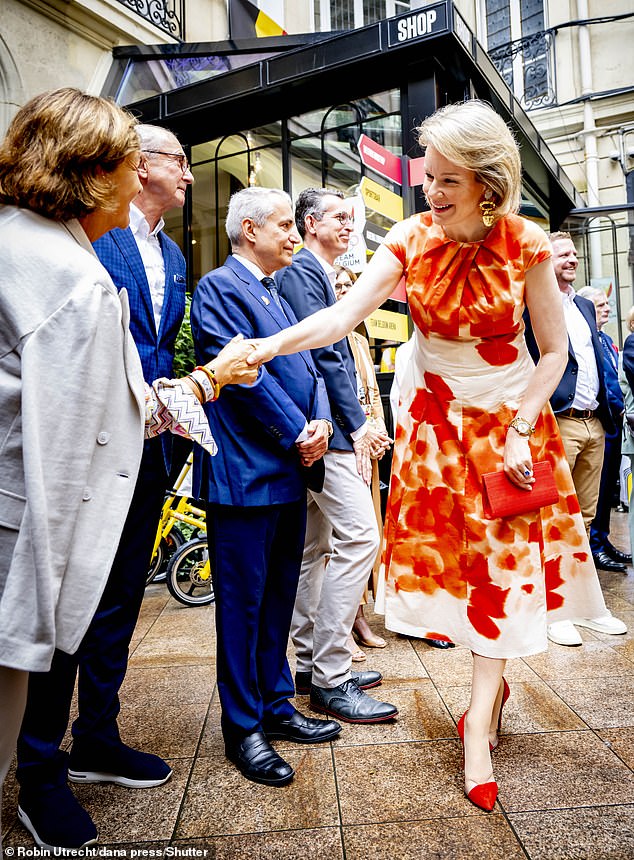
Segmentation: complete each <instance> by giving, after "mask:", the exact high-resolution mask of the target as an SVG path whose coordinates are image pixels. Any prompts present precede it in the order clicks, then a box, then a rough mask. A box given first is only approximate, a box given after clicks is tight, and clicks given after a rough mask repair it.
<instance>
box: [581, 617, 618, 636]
mask: <svg viewBox="0 0 634 860" xmlns="http://www.w3.org/2000/svg"><path fill="white" fill-rule="evenodd" d="M572 623H573V624H577V625H578V626H579V627H586V628H587V629H588V630H596V632H597V633H609V634H611V635H612V636H619V635H621V634H622V633H627V626H626V625H625V624H624V623H623V622H622V621H620V620H619V619H618V618H615V617H614V616H613V615H602V616H601V618H573V619H572Z"/></svg>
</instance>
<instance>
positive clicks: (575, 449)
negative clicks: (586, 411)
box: [555, 415, 605, 534]
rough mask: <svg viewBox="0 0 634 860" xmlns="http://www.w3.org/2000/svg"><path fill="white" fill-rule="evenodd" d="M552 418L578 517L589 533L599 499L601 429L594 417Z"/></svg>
mask: <svg viewBox="0 0 634 860" xmlns="http://www.w3.org/2000/svg"><path fill="white" fill-rule="evenodd" d="M555 417H556V419H557V424H558V425H559V432H560V434H561V441H562V442H563V444H564V451H565V452H566V459H567V460H568V465H569V466H570V471H571V472H572V480H573V482H574V485H575V491H576V493H577V498H578V499H579V507H580V508H581V516H582V517H583V522H584V525H585V527H586V531H587V532H588V534H589V533H590V525H591V523H592V520H593V519H594V515H595V514H596V512H597V502H598V500H599V486H600V483H601V469H602V467H603V454H604V451H605V430H604V429H603V424H601V422H600V421H599V419H598V418H569V417H568V416H564V415H556V416H555Z"/></svg>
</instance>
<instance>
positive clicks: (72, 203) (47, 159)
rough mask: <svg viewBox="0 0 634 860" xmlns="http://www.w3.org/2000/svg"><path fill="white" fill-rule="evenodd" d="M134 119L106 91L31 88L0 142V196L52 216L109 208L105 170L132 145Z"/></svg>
mask: <svg viewBox="0 0 634 860" xmlns="http://www.w3.org/2000/svg"><path fill="white" fill-rule="evenodd" d="M136 124H137V121H136V119H135V118H134V117H133V116H132V114H130V113H128V112H127V111H125V110H123V109H122V108H120V107H118V106H117V105H116V104H115V103H114V102H112V101H110V100H109V99H104V98H100V97H99V96H90V95H86V94H85V93H82V92H81V91H80V90H77V89H74V88H72V87H64V88H62V89H58V90H53V91H51V92H46V93H42V94H41V95H39V96H35V98H33V99H31V100H30V101H29V102H27V104H25V105H24V107H23V108H21V110H19V111H18V113H17V114H16V115H15V117H14V119H13V121H12V122H11V125H10V126H9V130H8V131H7V135H6V137H5V139H4V141H3V143H2V145H1V146H0V201H1V202H3V203H10V204H13V205H15V206H21V207H23V208H26V209H32V210H33V211H35V212H38V213H39V214H40V215H44V216H46V217H47V218H52V219H53V220H55V221H68V220H69V219H71V218H80V217H82V216H83V215H87V214H88V213H89V212H94V211H95V210H96V209H103V210H104V211H111V210H112V209H113V208H114V206H115V205H116V200H115V186H114V183H113V181H112V179H111V177H110V176H109V175H108V174H110V173H111V172H112V171H113V170H115V169H116V168H117V167H118V166H119V165H120V164H121V162H122V161H124V159H126V158H127V157H128V156H130V155H132V154H133V153H136V152H139V151H140V143H139V137H138V135H137V132H136ZM98 168H101V170H98Z"/></svg>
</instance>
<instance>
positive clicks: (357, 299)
mask: <svg viewBox="0 0 634 860" xmlns="http://www.w3.org/2000/svg"><path fill="white" fill-rule="evenodd" d="M291 265H292V263H291ZM402 275H403V267H402V265H401V263H399V261H398V260H397V259H396V257H395V256H394V254H393V253H392V252H391V251H389V250H388V249H387V248H385V247H384V246H381V247H380V248H379V249H378V250H377V251H376V253H375V254H374V256H373V257H372V259H371V260H370V263H369V264H368V267H367V269H366V270H365V271H364V272H363V273H362V274H361V275H360V277H359V278H358V280H357V281H356V283H355V284H354V286H353V287H352V289H351V290H349V292H348V293H346V295H345V296H344V297H343V298H342V299H341V300H340V301H338V302H337V303H336V304H334V305H332V306H331V307H329V308H324V309H323V310H321V311H318V312H317V313H315V314H312V315H311V316H309V317H306V318H305V319H303V320H302V321H301V322H299V323H297V324H296V325H294V326H291V327H290V328H286V329H284V330H283V331H280V332H278V334H275V335H272V336H271V337H266V338H261V339H258V340H253V341H251V343H252V344H253V345H254V349H253V351H252V353H251V355H250V356H249V359H248V361H249V364H262V363H263V362H265V361H269V360H270V359H271V358H274V356H276V355H288V354H289V353H291V352H300V351H301V350H303V349H315V348H316V347H319V346H328V345H329V344H331V343H335V342H336V341H338V340H341V339H342V338H343V337H345V336H346V335H347V334H348V333H349V332H351V331H352V330H353V329H354V328H355V326H357V325H358V324H359V323H360V322H361V320H364V319H365V318H366V317H367V316H369V314H371V313H372V311H375V310H376V309H377V308H378V307H380V306H381V305H382V304H383V302H384V301H386V299H388V298H389V297H390V296H391V295H392V293H393V292H394V290H395V289H396V286H397V284H398V282H399V281H400V279H401V277H402Z"/></svg>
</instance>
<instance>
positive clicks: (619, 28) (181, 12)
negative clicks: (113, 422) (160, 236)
mask: <svg viewBox="0 0 634 860" xmlns="http://www.w3.org/2000/svg"><path fill="white" fill-rule="evenodd" d="M256 5H258V6H259V7H260V8H261V9H262V10H263V11H264V12H266V13H267V14H268V15H269V16H271V18H273V19H274V20H275V21H277V22H278V23H279V24H281V25H282V26H283V27H284V29H285V30H286V31H287V33H288V34H289V37H288V39H289V40H290V41H288V40H286V42H285V40H284V39H281V40H278V44H277V45H276V44H274V43H275V42H276V40H275V39H260V40H252V41H251V42H250V43H248V44H247V43H243V44H242V45H239V46H236V44H235V43H233V44H231V43H227V41H226V40H227V37H228V35H229V32H228V15H227V6H228V3H227V0H71V2H68V0H48V2H44V0H3V10H2V16H1V17H0V131H3V130H4V128H6V125H7V124H8V122H9V121H10V118H11V116H12V115H13V113H14V111H15V110H16V109H17V107H18V106H19V105H21V104H23V103H24V102H25V101H26V100H27V99H28V98H30V97H31V96H32V95H34V94H36V93H38V92H41V91H42V90H44V89H47V88H51V87H54V86H63V85H73V86H78V87H80V88H82V89H86V90H88V91H90V92H96V93H104V94H108V95H112V96H113V97H116V98H117V99H118V101H119V102H120V103H122V104H128V105H130V104H132V105H138V104H142V105H146V106H147V105H150V104H152V103H153V102H152V100H153V99H154V100H155V102H157V101H158V102H161V99H163V101H162V102H161V103H163V104H164V103H167V102H168V101H169V100H170V99H171V100H173V99H174V93H182V96H180V97H179V99H180V103H181V104H185V105H187V104H188V102H187V100H188V98H189V99H190V100H191V99H194V100H195V99H196V93H197V92H198V93H199V94H202V90H201V87H204V86H205V82H207V83H208V84H209V86H210V87H211V86H212V85H215V87H216V89H217V90H218V89H219V90H224V91H226V96H227V97H226V99H224V100H223V99H219V98H214V99H212V101H211V102H210V105H213V110H210V111H208V112H207V113H205V112H202V113H201V112H200V111H199V110H197V109H196V107H197V106H196V105H195V104H189V108H191V111H190V113H191V116H192V117H193V116H195V117H196V120H195V122H196V123H197V127H196V129H195V130H194V129H193V122H192V123H190V124H189V125H188V124H187V123H186V122H184V121H183V119H182V113H181V114H179V115H178V118H176V117H175V115H174V114H172V115H170V116H168V115H167V114H163V115H157V116H152V115H151V114H152V111H153V110H154V109H153V108H152V109H150V113H149V114H148V115H147V116H146V115H145V113H144V118H147V119H148V121H153V120H156V121H159V122H163V123H164V124H166V125H170V124H174V122H175V121H176V125H177V126H178V131H179V133H180V135H181V139H182V140H183V142H184V143H185V144H186V145H188V146H189V147H190V148H191V157H192V158H191V160H192V163H193V164H194V165H195V171H196V174H195V175H196V179H197V182H196V185H195V186H194V190H193V196H192V201H191V205H190V206H189V207H188V209H187V213H186V214H187V217H188V219H189V220H188V221H186V222H185V224H184V225H181V224H180V223H174V224H172V225H171V226H172V228H173V230H174V231H175V232H176V233H177V234H180V238H181V240H182V241H183V243H184V244H187V243H190V247H189V253H190V262H191V264H192V272H193V277H194V281H195V279H196V277H197V276H198V275H199V274H200V273H202V272H203V271H205V269H206V268H209V266H210V265H212V264H216V263H217V262H218V259H219V258H220V257H221V256H222V254H223V253H224V251H225V250H226V248H225V247H224V240H223V238H222V236H223V231H222V229H219V225H220V227H221V222H222V211H223V208H224V206H225V205H226V201H227V199H228V195H229V194H230V193H231V191H232V190H234V189H235V188H237V187H241V186H243V185H245V184H248V183H249V182H258V183H260V184H270V185H282V186H284V187H286V188H287V189H288V190H289V191H290V192H291V193H295V192H297V191H298V190H301V187H305V185H306V184H309V183H310V184H320V183H321V182H322V181H325V182H328V183H329V184H333V185H336V186H337V187H341V188H342V189H344V190H349V189H353V188H358V185H359V182H360V180H361V179H362V178H363V175H364V173H365V170H364V166H363V165H362V164H361V163H360V160H359V157H358V153H355V151H354V146H352V147H351V146H350V142H351V141H353V140H354V139H355V138H358V135H359V134H360V133H365V134H367V135H368V136H369V137H371V138H373V139H374V140H375V141H376V142H378V143H380V145H381V146H385V147H386V148H387V149H388V150H390V151H391V152H394V153H396V154H397V155H398V156H399V157H401V156H403V155H406V154H408V149H410V148H411V138H408V137H407V135H406V134H404V125H403V124H404V123H407V122H409V121H410V120H411V121H412V122H415V121H416V120H417V119H418V120H419V119H421V118H422V116H420V115H416V110H417V109H418V107H420V108H421V109H423V108H424V107H425V105H427V107H429V106H432V101H434V102H436V100H429V99H428V100H425V99H423V98H422V97H420V98H419V96H416V97H412V95H411V93H412V92H413V90H414V89H415V87H416V81H415V78H416V77H417V75H418V72H417V71H415V70H414V71H412V68H413V67H414V66H415V63H414V62H413V61H412V62H411V63H410V62H409V61H408V63H409V64H408V66H407V68H408V69H410V71H409V72H408V75H409V78H408V80H406V81H405V80H403V78H402V77H401V78H394V77H393V76H392V77H390V73H389V71H388V70H386V71H385V74H384V77H385V79H386V80H387V79H388V78H390V81H391V84H390V86H381V82H380V77H378V78H375V79H373V80H372V81H370V80H368V87H367V89H366V91H363V88H362V87H361V88H359V87H358V86H357V85H356V77H357V76H355V72H354V69H353V65H355V66H358V65H359V58H358V56H357V55H356V54H355V51H354V49H353V48H349V50H350V52H351V53H350V55H349V59H348V61H347V62H341V63H339V62H337V60H338V59H340V58H339V57H334V58H333V62H332V65H333V69H335V68H336V70H337V71H336V74H335V75H331V76H328V75H324V76H323V81H327V82H328V85H329V87H330V88H329V90H327V91H326V90H322V92H321V93H318V96H319V98H317V99H316V100H315V99H314V98H312V97H311V95H310V93H308V91H307V89H306V87H304V88H303V89H302V90H301V93H302V94H301V98H300V96H299V93H298V91H297V88H295V91H294V88H293V87H292V86H290V85H289V88H288V93H289V98H290V102H289V101H288V100H287V102H286V103H285V104H284V106H283V107H284V109H282V107H281V106H280V105H278V108H279V114H278V116H274V115H273V114H272V113H271V112H270V111H269V113H268V114H266V115H262V116H261V117H260V118H259V120H258V122H251V121H250V116H249V114H244V113H242V114H239V112H238V113H237V112H236V111H235V110H233V111H232V109H231V104H232V102H235V104H243V105H244V104H246V102H245V99H244V98H242V96H243V95H244V93H243V92H239V91H238V92H236V90H235V89H234V88H235V87H245V86H247V87H248V86H249V84H248V83H245V81H246V78H245V77H244V75H243V72H242V71H241V70H242V69H247V68H248V69H251V70H253V69H262V68H266V69H267V70H268V69H269V68H271V69H273V70H275V69H276V68H281V67H282V66H283V65H284V64H285V63H286V65H287V66H288V63H292V61H291V60H288V59H287V60H284V56H287V57H291V56H294V55H295V54H296V53H297V52H300V53H301V46H302V45H303V44H305V43H306V42H305V39H302V38H300V37H299V36H298V37H297V38H296V40H295V41H293V36H294V34H309V33H314V34H318V33H319V32H320V31H326V30H329V31H330V30H332V31H344V32H346V31H347V32H348V33H349V35H350V31H352V30H360V32H361V33H363V32H369V30H368V28H370V30H371V29H372V27H373V26H378V25H377V22H378V21H381V20H382V19H384V18H386V17H390V16H394V15H397V16H405V18H401V21H403V22H404V23H403V26H408V27H409V28H410V33H411V34H414V35H416V34H417V37H421V41H420V46H421V49H423V48H424V49H425V50H426V51H427V50H429V51H432V52H436V57H435V59H436V63H437V65H438V66H441V65H442V64H443V62H444V61H445V60H446V59H447V58H449V57H450V59H451V62H453V63H454V64H455V65H456V66H457V67H460V66H462V67H464V64H465V63H467V61H466V60H465V59H464V58H463V57H462V56H461V55H460V52H457V53H452V51H450V52H449V54H448V55H447V57H445V58H443V56H442V53H441V52H442V51H443V50H445V49H446V47H445V46H444V43H442V40H441V41H437V42H436V43H435V44H432V42H433V40H432V41H428V40H426V39H425V38H423V37H424V36H425V33H424V32H422V31H424V29H425V27H426V26H428V24H427V23H425V22H429V20H430V18H429V17H427V18H426V17H425V15H426V14H428V13H429V12H430V10H431V11H432V12H433V10H435V9H438V8H439V4H438V3H437V2H432V0H411V2H407V0H303V2H297V0H259V2H257V3H256ZM444 5H445V4H440V6H444ZM449 5H450V6H453V7H455V11H456V12H457V13H458V18H459V19H460V20H461V21H462V22H463V24H464V25H465V26H464V40H465V42H466V41H467V40H468V39H470V38H473V39H474V40H475V41H476V42H477V46H478V47H477V50H476V49H475V46H474V51H473V52H472V54H473V57H472V59H473V62H474V64H475V66H478V64H479V65H480V67H481V68H482V69H483V70H484V72H485V77H487V76H488V77H491V75H492V74H493V72H489V71H487V69H489V64H490V61H489V57H490V58H491V60H492V61H493V64H494V66H495V69H497V71H498V72H499V74H500V75H501V78H502V80H503V81H504V83H505V85H506V87H508V90H509V92H510V93H512V94H513V99H512V105H511V109H510V116H511V119H512V120H513V116H512V115H513V112H514V110H515V109H514V107H513V105H518V106H519V107H520V108H521V109H522V115H523V116H524V114H525V115H527V116H528V118H529V121H530V122H529V124H534V126H535V128H536V129H537V130H538V132H539V137H540V140H541V141H543V142H545V144H546V146H545V147H542V149H543V152H544V153H546V150H548V151H549V153H548V156H546V157H550V152H552V154H553V155H554V156H555V158H556V160H557V161H558V162H559V164H560V165H561V166H562V167H563V174H567V175H568V176H569V177H570V179H571V180H572V183H573V184H574V187H575V189H576V190H577V191H578V192H579V194H580V197H579V198H578V199H574V200H573V199H572V195H569V197H570V205H569V206H568V207H567V208H568V209H570V210H571V214H568V213H566V214H563V212H561V213H560V212H559V210H557V216H558V219H559V215H561V218H560V223H557V224H556V226H563V227H564V228H568V229H570V230H571V232H573V234H574V235H575V239H576V241H577V244H578V247H579V250H580V252H581V256H582V266H581V269H580V274H579V280H578V283H579V284H582V283H591V282H592V283H596V284H600V285H602V286H604V287H605V288H606V290H608V291H609V292H610V295H611V298H612V300H613V301H614V305H615V314H617V315H620V316H622V315H623V314H624V313H625V312H626V311H627V310H628V309H629V307H630V305H631V304H633V303H634V295H633V294H632V264H633V263H634V250H633V249H634V241H633V240H632V236H631V234H632V232H633V229H634V228H632V226H631V223H630V221H631V220H634V216H633V215H632V213H631V211H630V210H628V209H627V208H625V207H626V206H627V204H628V203H630V204H632V203H634V181H633V175H632V171H633V169H634V99H633V98H632V94H633V90H634V86H633V85H632V78H631V73H630V71H629V70H630V68H631V63H628V61H627V57H628V51H629V45H630V44H631V42H632V39H633V37H634V14H633V13H632V7H631V2H630V0H611V2H610V3H609V4H607V5H606V4H605V3H604V2H603V0H455V2H454V3H453V4H449ZM449 14H450V16H451V15H452V14H453V13H449ZM458 18H456V20H457V19H458ZM406 21H407V22H409V23H407V24H405V22H406ZM429 26H431V25H429ZM412 28H413V29H412ZM416 28H418V30H417V29H416ZM419 31H421V32H419ZM384 32H385V33H386V34H387V33H388V32H389V31H388V30H385V31H384ZM34 34H37V38H34ZM356 38H358V39H362V38H363V37H362V35H359V36H358V37H356ZM380 38H381V36H379V39H380ZM386 38H388V39H389V36H386ZM282 43H284V44H282ZM334 44H339V45H340V46H341V45H344V44H346V45H348V46H350V45H351V44H352V42H351V41H350V40H348V41H345V40H343V41H340V42H338V43H337V42H335V43H334ZM131 46H132V48H131V49H130V47H131ZM147 46H159V47H155V48H148V47H147ZM223 47H224V48H225V49H226V50H224V51H223ZM387 47H388V48H389V45H388V46H387ZM186 48H189V49H190V50H186ZM289 48H290V53H289ZM481 48H484V49H486V51H487V53H488V56H486V55H484V54H483V52H482V50H481ZM170 50H171V51H173V53H172V54H170V53H169V51H170ZM346 50H348V48H347V49H346ZM385 50H387V49H386V47H385V46H384V45H379V46H378V49H377V52H378V53H381V52H382V51H385ZM452 50H453V49H452ZM135 51H137V56H136V57H135V56H134V53H135ZM324 56H327V50H326V52H325V54H324ZM345 59H346V58H345V57H344V58H343V60H344V61H345ZM427 61H430V62H431V59H430V58H429V57H427V55H425V62H427ZM421 62H423V61H421ZM467 65H468V63H467ZM376 68H378V69H380V63H379V62H377V63H376ZM428 71H429V69H428V70H427V72H428ZM449 71H450V72H451V70H449ZM427 72H425V71H423V73H422V74H421V76H420V77H421V80H429V77H428V76H427V77H425V75H426V74H427ZM267 73H268V71H267ZM435 75H436V76H435V80H436V81H438V80H445V79H444V78H443V76H442V75H439V74H438V73H435ZM241 76H242V77H241ZM475 78H477V74H475V72H474V74H473V75H472V74H471V71H468V72H467V73H466V74H465V71H464V68H455V69H454V70H453V72H452V74H449V77H448V78H447V79H446V80H449V79H451V85H450V86H449V90H451V93H446V94H438V100H437V101H439V102H442V100H443V99H444V100H447V96H448V95H450V97H451V98H452V99H460V98H463V97H466V96H468V95H472V94H474V92H476V94H477V92H480V93H484V95H486V91H485V90H486V88H485V90H482V88H481V87H480V89H479V90H478V86H479V85H475V84H474V80H475ZM463 79H464V80H463ZM289 80H290V78H289ZM315 80H317V79H315ZM350 81H352V82H353V85H352V86H348V82H350ZM460 81H462V84H464V86H462V85H460ZM465 81H466V83H465ZM370 84H371V85H370ZM251 85H252V86H253V85H254V84H253V83H252V84H251ZM420 86H422V85H421V84H420V83H419V88H420ZM196 87H198V88H199V89H198V90H196ZM300 89H301V88H300ZM166 93H167V94H172V95H168V96H163V95H161V94H166ZM404 97H405V98H406V99H409V100H410V102H411V104H409V105H408V106H405V107H404V106H403V104H402V100H403V98H404ZM412 98H413V101H412ZM417 99H418V106H414V103H415V102H416V101H417ZM293 100H294V103H293ZM335 102H337V103H335ZM432 107H433V106H432ZM270 108H271V109H273V108H274V105H273V104H272V103H271V104H270ZM159 113H160V111H159ZM251 116H254V114H253V113H251ZM513 121H514V120H513ZM537 149H538V151H539V146H538V147H537ZM415 154H416V153H413V152H412V155H413V156H415ZM529 155H530V153H528V152H527V156H526V158H525V164H524V167H525V172H528V174H529V184H530V172H531V168H532V165H531V161H530V158H529V157H528V156H529ZM563 174H562V175H563ZM371 176H372V173H371V171H370V173H369V177H370V178H371ZM374 178H375V179H376V178H377V177H376V176H375V177H374ZM380 181H381V184H382V185H383V187H385V188H386V189H387V190H388V191H398V189H397V188H396V186H394V185H393V184H390V183H389V181H385V180H384V178H380ZM628 189H629V191H628ZM533 191H539V189H533ZM529 192H530V189H528V188H527V196H526V201H525V203H526V207H527V208H526V211H527V213H528V214H531V215H533V216H534V217H536V218H538V219H541V220H543V221H544V222H549V226H553V213H552V211H546V210H547V209H548V207H549V205H550V200H549V193H548V192H547V193H545V194H544V193H542V194H541V195H540V194H539V193H537V194H535V193H533V194H531V193H529ZM628 194H629V197H628ZM540 197H541V199H540ZM419 202H420V201H419ZM407 206H410V207H413V208H419V205H418V204H417V202H416V194H415V192H413V193H412V194H410V196H409V198H407V200H406V208H407ZM531 206H532V207H533V208H532V209H531ZM564 208H565V207H564ZM384 220H385V219H384ZM375 221H377V227H382V226H385V223H383V224H382V223H378V222H380V221H381V219H380V218H375ZM387 221H388V222H389V219H387ZM185 234H187V235H185ZM376 235H380V231H379V232H377V234H376ZM177 238H178V236H177ZM615 328H616V326H615ZM615 333H616V332H615ZM617 337H620V332H618V333H617Z"/></svg>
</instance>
